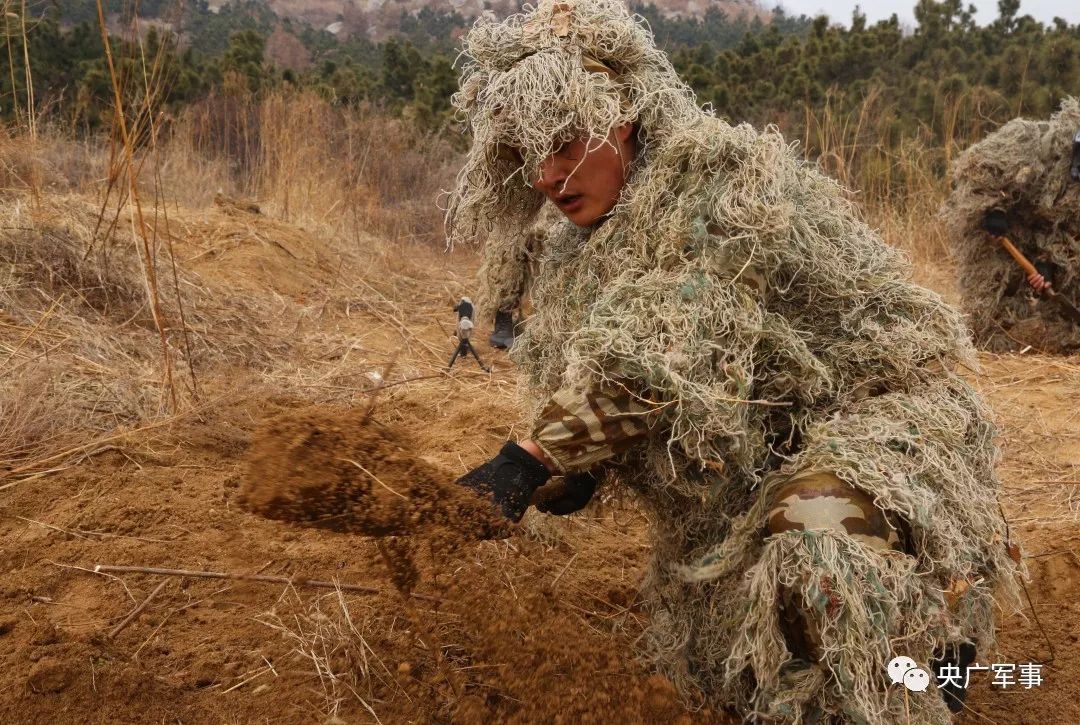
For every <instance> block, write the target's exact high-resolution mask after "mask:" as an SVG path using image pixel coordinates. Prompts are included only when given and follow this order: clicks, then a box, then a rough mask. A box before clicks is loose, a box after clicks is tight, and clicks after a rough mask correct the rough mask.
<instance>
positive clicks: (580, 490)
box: [536, 472, 597, 516]
mask: <svg viewBox="0 0 1080 725" xmlns="http://www.w3.org/2000/svg"><path fill="white" fill-rule="evenodd" d="M596 482H597V481H596V476H594V475H593V474H591V473H588V472H586V473H573V474H570V475H569V476H567V477H566V478H564V479H563V481H562V485H561V486H559V487H558V489H556V490H555V491H553V492H552V495H551V496H545V497H544V498H542V499H540V500H539V501H537V502H536V509H537V511H543V512H544V513H545V514H554V515H555V516H566V515H567V514H572V513H574V512H575V511H580V510H581V509H583V508H585V506H586V504H588V503H589V501H591V500H592V497H593V494H594V493H595V492H596ZM552 486H555V484H552ZM549 488H551V486H549Z"/></svg>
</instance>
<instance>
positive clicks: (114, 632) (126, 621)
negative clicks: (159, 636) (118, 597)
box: [108, 579, 169, 639]
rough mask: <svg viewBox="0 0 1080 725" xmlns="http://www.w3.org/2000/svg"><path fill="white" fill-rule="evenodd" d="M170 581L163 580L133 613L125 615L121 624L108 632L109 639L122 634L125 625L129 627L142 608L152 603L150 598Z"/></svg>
mask: <svg viewBox="0 0 1080 725" xmlns="http://www.w3.org/2000/svg"><path fill="white" fill-rule="evenodd" d="M168 583H169V580H168V579H166V580H165V581H163V582H161V583H160V584H158V585H157V586H156V587H154V590H153V591H152V592H150V594H148V595H147V597H146V599H144V600H142V603H141V604H139V606H137V607H135V608H134V609H132V610H131V613H130V614H128V615H127V616H126V617H124V619H123V621H121V622H120V624H118V625H116V626H115V627H113V629H112V631H111V632H109V634H108V638H109V639H112V638H114V637H115V636H116V635H118V634H120V632H122V631H123V630H124V628H125V627H127V626H128V625H129V624H131V623H132V621H134V619H135V617H137V616H139V614H140V613H141V612H142V610H144V609H146V605H147V604H149V603H150V600H151V599H153V598H154V597H156V596H157V595H158V593H159V592H160V591H161V590H162V589H164V588H165V585H166V584H168Z"/></svg>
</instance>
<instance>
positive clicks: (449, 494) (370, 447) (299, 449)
mask: <svg viewBox="0 0 1080 725" xmlns="http://www.w3.org/2000/svg"><path fill="white" fill-rule="evenodd" d="M361 419H362V414H361V412H360V411H358V410H353V409H341V408H333V407H326V406H316V407H311V408H307V409H303V410H301V411H299V412H296V413H291V414H287V415H283V416H279V417H277V418H275V419H273V420H271V421H269V422H267V423H266V424H265V425H264V426H263V427H262V428H261V429H260V430H258V431H257V432H256V433H255V435H254V437H253V442H252V445H251V449H250V451H249V454H248V459H247V470H246V477H245V479H246V480H245V488H244V498H245V500H246V502H247V504H248V506H249V507H250V508H251V509H252V510H253V511H255V512H256V513H258V514H261V515H263V516H266V517H267V518H271V519H277V520H281V521H290V522H292V523H297V524H303V525H308V526H316V527H319V528H325V529H331V530H333V531H339V532H343V533H351V534H362V535H365V536H405V535H410V534H418V533H424V532H427V533H437V530H442V533H443V535H445V533H446V532H453V533H454V537H453V538H458V539H460V540H466V541H471V540H475V539H478V538H491V537H493V536H495V535H497V534H498V532H499V531H500V530H502V529H503V528H505V526H506V525H505V523H504V522H503V520H502V518H501V517H500V516H499V514H498V512H497V511H496V509H495V508H494V507H493V506H492V504H491V503H490V502H488V501H486V500H484V499H481V498H478V497H476V496H474V495H473V494H471V493H470V492H469V491H467V490H466V489H463V488H461V487H459V486H456V485H454V483H453V476H452V475H451V474H450V473H448V472H446V471H443V470H440V469H439V468H437V467H435V466H433V465H431V464H429V463H427V462H425V461H423V460H421V459H420V458H419V457H418V456H417V454H416V452H415V451H414V450H413V449H412V445H411V442H410V441H409V440H408V439H407V438H406V437H404V435H403V434H402V433H401V432H399V431H396V430H395V429H393V428H390V427H387V426H384V425H382V424H379V423H377V422H375V421H370V420H369V421H368V422H367V423H364V422H362V420H361Z"/></svg>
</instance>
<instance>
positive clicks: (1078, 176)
mask: <svg viewBox="0 0 1080 725" xmlns="http://www.w3.org/2000/svg"><path fill="white" fill-rule="evenodd" d="M1069 174H1071V175H1072V178H1073V181H1080V131H1077V132H1076V137H1075V138H1074V139H1073V155H1072V166H1071V167H1070V168H1069Z"/></svg>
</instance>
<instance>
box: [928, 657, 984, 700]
mask: <svg viewBox="0 0 1080 725" xmlns="http://www.w3.org/2000/svg"><path fill="white" fill-rule="evenodd" d="M974 661H975V645H973V644H972V643H971V642H961V643H960V644H950V645H949V646H947V647H946V648H945V651H944V653H943V654H942V656H941V658H940V659H937V660H935V661H934V662H932V663H931V664H930V667H931V669H932V670H933V673H934V676H935V677H936V678H937V679H938V681H939V682H940V681H942V680H944V681H945V684H944V685H942V686H941V687H940V689H941V696H942V697H944V698H945V705H946V706H947V707H948V708H949V712H961V711H962V710H963V709H964V700H966V699H967V688H966V687H964V686H963V685H960V684H958V683H957V682H956V678H950V677H949V676H948V675H949V674H950V673H951V674H953V675H956V674H957V673H959V676H964V674H965V673H966V672H967V668H968V666H969V665H970V664H971V663H972V662H974ZM946 666H948V667H949V671H948V672H946V671H945V667H946Z"/></svg>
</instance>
